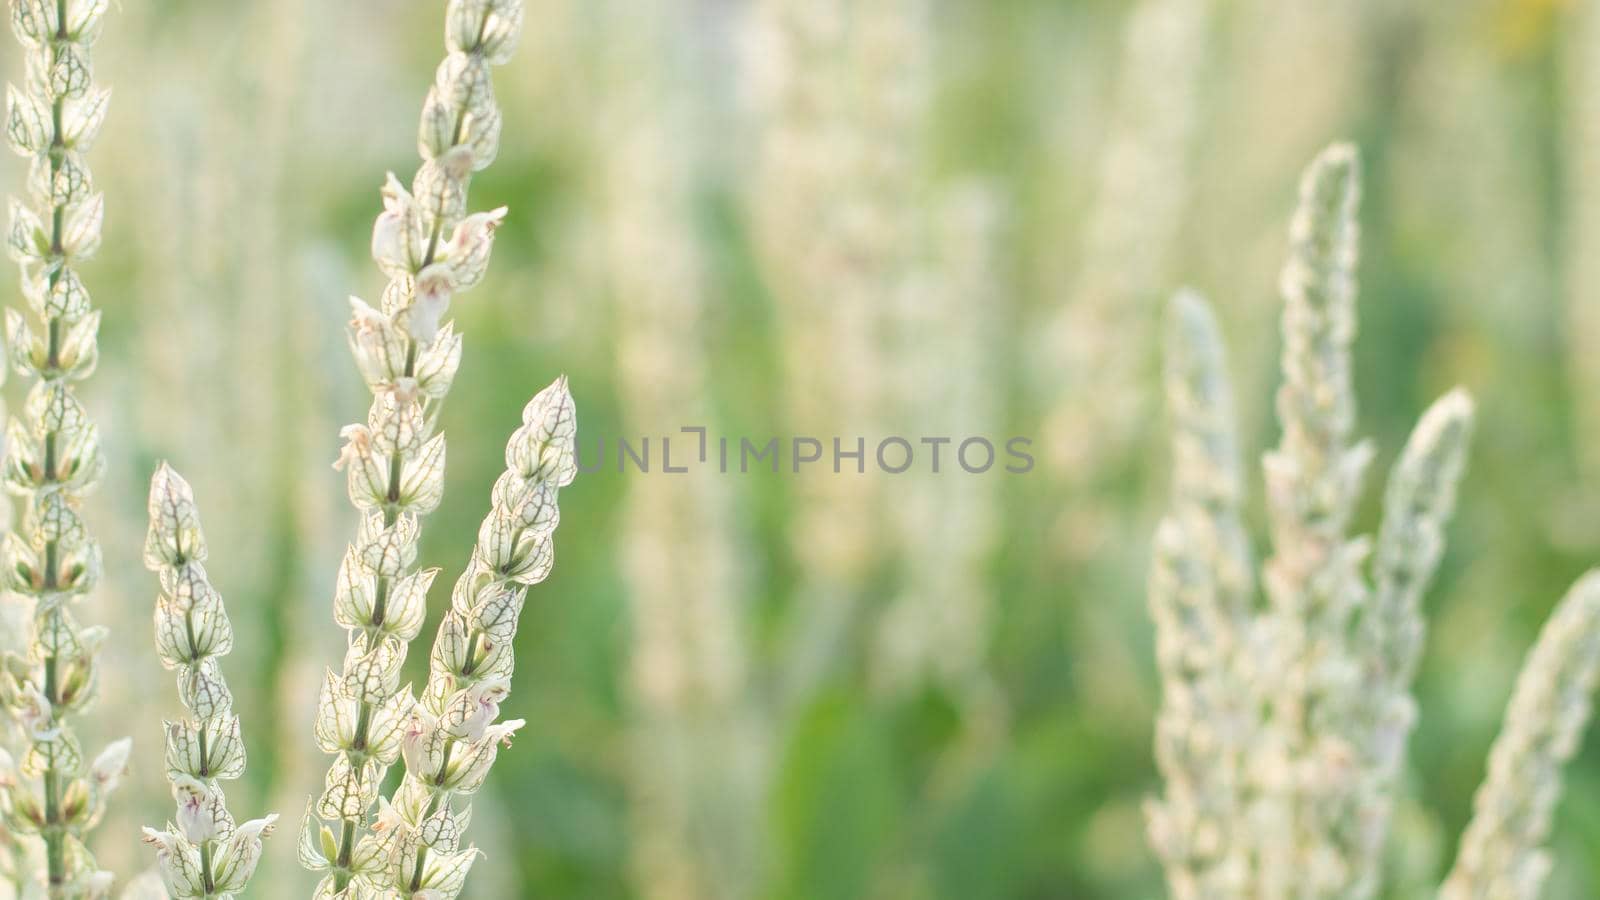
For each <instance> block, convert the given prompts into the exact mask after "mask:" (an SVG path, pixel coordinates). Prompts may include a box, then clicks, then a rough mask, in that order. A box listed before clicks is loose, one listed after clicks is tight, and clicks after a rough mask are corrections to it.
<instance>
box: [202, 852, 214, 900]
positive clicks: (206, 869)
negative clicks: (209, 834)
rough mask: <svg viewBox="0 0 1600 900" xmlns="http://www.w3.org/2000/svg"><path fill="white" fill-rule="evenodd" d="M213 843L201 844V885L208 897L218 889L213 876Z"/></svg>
mask: <svg viewBox="0 0 1600 900" xmlns="http://www.w3.org/2000/svg"><path fill="white" fill-rule="evenodd" d="M212 843H213V842H212V841H201V842H200V884H201V885H203V886H204V887H205V889H206V896H207V897H209V896H211V894H212V892H214V891H215V890H216V889H217V882H216V879H215V878H214V877H213V876H212V874H211V845H212Z"/></svg>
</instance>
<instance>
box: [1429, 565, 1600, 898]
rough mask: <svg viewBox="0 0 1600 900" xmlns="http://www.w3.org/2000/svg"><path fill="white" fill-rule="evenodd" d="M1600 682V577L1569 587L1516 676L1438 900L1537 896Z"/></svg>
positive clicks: (1596, 574)
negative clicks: (1569, 768)
mask: <svg viewBox="0 0 1600 900" xmlns="http://www.w3.org/2000/svg"><path fill="white" fill-rule="evenodd" d="M1597 680H1600V572H1590V573H1589V574H1588V575H1585V576H1584V577H1583V578H1582V579H1580V580H1579V581H1578V583H1577V584H1575V585H1573V587H1572V590H1570V591H1568V593H1567V596H1566V599H1564V600H1562V601H1561V605H1560V606H1558V607H1557V608H1556V611H1555V612H1554V613H1553V614H1551V616H1550V619H1549V621H1548V622H1546V623H1545V626H1544V630H1543V632H1541V633H1540V635H1539V640H1538V643H1536V644H1535V645H1534V647H1533V651H1532V652H1531V653H1530V654H1529V655H1528V661H1527V662H1526V663H1525V664H1524V665H1523V667H1522V673H1521V674H1520V675H1518V676H1517V687H1516V690H1515V692H1513V693H1512V695H1511V703H1510V705H1509V706H1508V707H1507V709H1506V717H1505V724H1504V726H1503V727H1502V728H1501V729H1500V736H1499V737H1498V738H1496V739H1495V742H1494V747H1493V748H1492V749H1491V750H1490V751H1489V773H1488V777H1487V778H1485V779H1484V782H1483V786H1482V787H1480V788H1478V793H1477V795H1476V796H1475V797H1474V798H1473V804H1472V807H1473V815H1472V821H1471V822H1470V823H1469V824H1468V825H1467V830H1466V833H1465V834H1464V835H1463V836H1462V838H1461V852H1460V855H1459V856H1457V857H1456V863H1455V866H1454V867H1453V868H1452V869H1451V870H1450V875H1449V877H1448V878H1447V879H1446V880H1445V883H1444V886H1443V887H1442V888H1441V889H1440V891H1439V900H1534V898H1536V897H1538V896H1539V891H1540V889H1541V887H1542V886H1543V884H1544V879H1545V876H1546V875H1547V874H1548V873H1549V871H1550V864H1551V860H1550V854H1549V853H1548V852H1546V851H1545V850H1544V849H1543V846H1542V845H1543V844H1544V841H1545V838H1546V837H1547V836H1548V834H1549V831H1550V817H1551V815H1552V814H1553V813H1554V811H1555V805H1556V801H1557V800H1558V799H1559V798H1560V797H1561V767H1562V766H1563V765H1564V764H1565V763H1566V762H1567V760H1569V759H1571V758H1572V756H1573V754H1575V753H1577V751H1578V745H1579V741H1580V740H1581V738H1582V736H1583V728H1584V726H1585V725H1586V724H1587V723H1588V721H1589V716H1590V711H1591V697H1592V695H1593V693H1594V689H1595V684H1596V681H1597Z"/></svg>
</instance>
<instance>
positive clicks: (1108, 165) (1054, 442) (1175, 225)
mask: <svg viewBox="0 0 1600 900" xmlns="http://www.w3.org/2000/svg"><path fill="white" fill-rule="evenodd" d="M1212 6H1213V4H1212V2H1211V0H1143V2H1140V3H1138V4H1136V5H1134V6H1133V8H1132V11H1131V12H1130V13H1129V15H1128V20H1127V25H1126V28H1125V33H1124V36H1123V47H1122V56H1121V60H1120V64H1119V83H1118V87H1117V96H1116V98H1115V105H1114V109H1113V111H1112V114H1111V116H1110V118H1109V120H1108V121H1107V123H1106V135H1105V144H1104V148H1103V150H1102V151H1101V155H1100V160H1099V168H1098V171H1097V172H1096V173H1095V174H1096V186H1095V197H1094V202H1093V206H1092V207H1091V209H1090V211H1089V215H1088V220H1087V224H1086V232H1085V235H1084V247H1083V253H1082V259H1083V263H1082V266H1081V267H1080V269H1079V271H1078V272H1076V273H1075V274H1074V276H1073V278H1072V281H1071V284H1070V285H1069V286H1068V289H1069V295H1068V302H1067V303H1066V304H1065V305H1064V306H1062V308H1061V311H1060V312H1059V313H1058V314H1057V315H1056V317H1055V318H1054V320H1053V321H1051V322H1050V323H1049V325H1048V327H1046V328H1044V329H1041V331H1040V339H1041V343H1042V345H1043V348H1044V349H1045V350H1046V351H1047V353H1046V356H1045V358H1044V360H1043V361H1044V365H1043V366H1042V367H1041V371H1040V372H1039V373H1038V375H1039V380H1040V390H1041V392H1042V394H1043V399H1044V400H1045V402H1046V405H1047V412H1046V415H1045V419H1044V424H1043V428H1044V432H1045V433H1044V435H1043V440H1042V441H1041V444H1042V446H1044V447H1045V448H1048V449H1047V452H1046V456H1045V459H1044V462H1045V463H1046V464H1047V465H1049V466H1050V467H1051V469H1052V470H1053V472H1054V473H1055V475H1056V477H1059V478H1061V479H1063V481H1064V482H1065V483H1067V484H1068V485H1071V486H1073V487H1074V488H1076V489H1077V490H1078V492H1079V493H1080V494H1083V495H1084V496H1081V497H1078V498H1076V499H1075V500H1074V502H1073V503H1072V504H1071V509H1070V510H1069V511H1068V512H1067V513H1066V514H1067V515H1068V516H1069V517H1070V518H1069V520H1067V521H1066V522H1064V523H1063V527H1064V531H1063V534H1064V535H1065V539H1066V541H1067V543H1068V549H1069V550H1072V551H1073V552H1074V555H1075V556H1084V555H1091V551H1093V550H1094V549H1095V545H1094V544H1093V543H1092V542H1091V541H1090V538H1089V535H1098V536H1099V540H1100V541H1106V540H1114V538H1111V537H1110V536H1109V535H1108V534H1107V529H1106V528H1105V521H1106V517H1107V515H1108V514H1109V511H1108V510H1106V509H1105V508H1104V505H1105V504H1104V501H1100V502H1094V503H1093V505H1092V506H1090V505H1089V504H1090V503H1091V502H1092V501H1093V500H1094V498H1093V496H1092V491H1093V490H1095V489H1097V488H1098V487H1099V486H1100V483H1101V482H1104V481H1105V480H1107V479H1108V478H1110V477H1111V476H1112V475H1113V474H1114V472H1115V471H1116V468H1117V467H1118V466H1120V465H1124V464H1125V462H1126V460H1128V459H1129V458H1130V457H1136V456H1137V449H1138V448H1139V447H1140V446H1143V443H1144V441H1145V440H1146V439H1147V438H1148V428H1149V424H1148V423H1149V422H1150V421H1151V420H1152V417H1151V416H1149V415H1148V414H1147V411H1148V409H1149V407H1150V403H1151V400H1152V399H1153V398H1152V397H1150V396H1149V395H1148V394H1147V393H1146V392H1147V390H1148V388H1147V387H1146V385H1148V384H1150V383H1151V379H1150V378H1149V377H1148V376H1149V375H1150V374H1151V373H1150V371H1149V370H1150V368H1151V367H1152V364H1153V362H1154V360H1153V359H1152V356H1151V351H1149V350H1146V349H1143V348H1146V347H1148V346H1150V345H1151V344H1152V343H1153V341H1152V340H1151V334H1150V328H1151V325H1150V323H1151V322H1153V321H1154V320H1155V319H1156V318H1157V316H1156V314H1155V311H1156V310H1157V309H1159V304H1160V302H1161V298H1162V292H1163V291H1164V290H1166V286H1167V284H1168V278H1169V277H1170V269H1171V266H1172V260H1173V257H1174V256H1175V255H1176V251H1177V249H1178V238H1179V235H1180V232H1181V228H1182V225H1183V220H1184V213H1185V210H1186V209H1187V206H1188V196H1189V193H1190V170H1191V168H1192V167H1191V156H1192V151H1193V145H1194V143H1195V134H1196V131H1197V129H1196V128H1195V124H1196V119H1197V113H1198V112H1199V109H1200V104H1199V99H1200V98H1199V96H1198V94H1199V90H1198V85H1200V84H1201V83H1202V76H1203V74H1204V71H1203V70H1204V67H1205V59H1206V49H1207V46H1208V44H1209V41H1210V37H1209V28H1210V24H1211V23H1210V20H1211V17H1212Z"/></svg>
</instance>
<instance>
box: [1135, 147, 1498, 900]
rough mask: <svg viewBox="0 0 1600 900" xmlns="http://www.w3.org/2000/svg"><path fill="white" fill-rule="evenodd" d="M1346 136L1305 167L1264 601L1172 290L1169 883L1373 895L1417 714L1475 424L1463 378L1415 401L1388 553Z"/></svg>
mask: <svg viewBox="0 0 1600 900" xmlns="http://www.w3.org/2000/svg"><path fill="white" fill-rule="evenodd" d="M1358 196H1359V174H1358V170H1357V163H1356V157H1355V152H1354V150H1353V148H1351V147H1348V146H1345V145H1337V146H1334V147H1330V148H1329V149H1327V150H1326V151H1324V152H1323V153H1322V154H1321V155H1320V156H1319V157H1318V158H1317V159H1316V161H1315V162H1313V163H1312V165H1311V167H1310V168H1309V169H1308V170H1307V172H1306V175H1305V177H1304V179H1303V181H1302V183H1301V196H1300V206H1299V208H1298V210H1297V211H1296V213H1295V216H1294V220H1293V224H1292V227H1291V231H1290V244H1291V255H1290V259H1289V263H1288V265H1287V266H1286V267H1285V269H1284V273H1283V278H1282V288H1283V294H1284V301H1285V305H1284V315H1283V358H1282V367H1283V376H1284V383H1283V386H1282V387H1281V388H1280V390H1279V392H1278V398H1277V407H1278V416H1279V419H1280V420H1281V422H1282V423H1283V438H1282V440H1281V442H1280V444H1279V446H1278V448H1277V449H1276V450H1275V451H1273V452H1271V453H1269V454H1267V456H1266V459H1265V461H1264V469H1265V474H1266V487H1267V508H1268V513H1269V517H1270V520H1271V525H1272V538H1273V550H1274V552H1273V555H1272V557H1271V558H1270V559H1269V560H1268V561H1267V563H1266V564H1265V566H1264V569H1263V572H1262V584H1263V587H1264V589H1265V593H1266V602H1265V604H1260V603H1258V602H1257V600H1256V596H1255V585H1254V575H1253V572H1252V564H1251V556H1250V549H1249V542H1248V540H1247V538H1246V536H1245V534H1244V531H1243V527H1242V525H1241V519H1240V514H1239V508H1240V503H1241V497H1242V493H1243V490H1242V480H1241V478H1240V476H1239V464H1238V459H1237V451H1236V449H1235V441H1234V436H1233V435H1234V427H1235V426H1234V415H1233V408H1232V399H1231V396H1230V392H1229V389H1228V386H1227V379H1226V372H1225V370H1224V369H1225V367H1224V364H1223V357H1222V352H1221V343H1220V340H1219V339H1218V338H1217V336H1216V327H1215V324H1214V323H1213V322H1212V320H1211V316H1210V313H1209V311H1208V310H1207V309H1206V307H1205V305H1204V303H1203V301H1200V300H1199V299H1198V298H1197V297H1194V296H1192V295H1186V296H1184V297H1181V298H1180V299H1179V301H1178V302H1177V303H1176V304H1175V308H1174V316H1173V322H1174V326H1173V332H1172V338H1171V341H1170V344H1169V350H1168V379H1167V390H1168V395H1169V398H1170V401H1171V406H1172V411H1173V422H1174V425H1175V438H1174V444H1173V446H1174V455H1175V459H1176V462H1175V466H1174V476H1173V511H1172V513H1171V514H1170V515H1169V516H1168V517H1167V519H1166V520H1165V521H1163V523H1162V525H1161V527H1160V530H1159V531H1158V533H1157V539H1156V554H1155V562H1154V567H1153V570H1152V575H1151V580H1150V604H1151V608H1152V611H1153V613H1154V616H1155V619H1156V623H1157V648H1158V662H1159V664H1160V668H1161V673H1162V683H1163V704H1162V711H1161V714H1160V719H1159V720H1158V724H1157V730H1156V732H1157V740H1156V756H1157V762H1158V764H1159V765H1160V767H1161V770H1162V773H1163V776H1164V778H1165V781H1166V790H1165V793H1164V795H1163V796H1162V798H1161V799H1160V800H1159V801H1155V802H1152V803H1151V805H1150V826H1151V839H1152V843H1153V844H1154V846H1155V848H1156V851H1157V853H1158V855H1160V856H1161V858H1162V861H1163V863H1164V865H1165V866H1166V869H1167V875H1168V885H1169V887H1170V888H1171V891H1172V893H1173V895H1174V896H1175V897H1179V898H1209V897H1217V898H1223V897H1262V898H1276V897H1288V896H1295V897H1327V898H1333V897H1338V898H1349V897H1356V898H1360V897H1369V896H1371V895H1372V894H1373V892H1374V891H1375V890H1376V888H1377V885H1378V879H1379V874H1380V873H1379V862H1380V856H1381V852H1380V851H1381V848H1382V845H1383V840H1384V837H1385V835H1386V833H1387V829H1388V821H1389V818H1390V809H1391V807H1392V804H1393V800H1392V796H1393V791H1394V786H1395V782H1396V780H1397V777H1398V773H1399V769H1400V765H1401V761H1402V759H1403V751H1404V747H1405V741H1406V738H1407V736H1408V734H1409V732H1410V728H1411V725H1412V722H1413V720H1414V719H1415V711H1414V702H1413V700H1412V699H1411V697H1410V682H1411V677H1412V674H1413V672H1414V671H1415V668H1416V663H1417V658H1418V656H1419V655H1420V652H1421V647H1422V641H1421V636H1422V620H1421V615H1420V611H1419V602H1420V598H1421V595H1422V592H1423V591H1424V589H1425V588H1426V586H1427V584H1428V582H1429V581H1430V580H1431V578H1432V576H1433V573H1434V570H1435V569H1436V568H1437V566H1438V562H1439V558H1440V556H1441V553H1442V549H1443V536H1442V532H1443V528H1444V524H1445V523H1446V522H1447V521H1448V519H1449V516H1450V514H1451V512H1452V508H1453V506H1454V498H1455V490H1456V485H1457V483H1458V482H1459V480H1460V477H1461V473H1462V469H1463V465H1464V458H1465V453H1466V446H1467V438H1468V435H1469V433H1470V426H1471V421H1472V404H1471V401H1470V400H1469V399H1468V398H1467V397H1466V395H1465V394H1464V393H1462V392H1460V391H1455V392H1451V393H1450V394H1448V395H1446V396H1445V397H1444V398H1442V399H1440V400H1439V401H1438V402H1436V403H1435V404H1434V405H1433V407H1432V408H1430V409H1429V411H1428V412H1427V413H1426V414H1425V415H1424V416H1423V418H1422V420H1421V422H1420V423H1419V424H1418V426H1417V428H1416V430H1415V431H1414V432H1413V434H1412V436H1411V438H1410V440H1409V441H1408V443H1407V445H1406V449H1405V451H1404V452H1403V453H1402V454H1401V457H1400V460H1399V461H1398V463H1397V464H1396V466H1395V469H1394V472H1393V474H1392V475H1391V477H1390V481H1389V487H1388V491H1387V494H1386V504H1385V506H1386V509H1385V517H1384V521H1383V524H1382V526H1381V528H1380V531H1379V534H1378V550H1377V554H1376V557H1375V558H1374V559H1372V560H1371V561H1370V565H1369V559H1368V557H1369V553H1370V547H1371V543H1370V541H1369V540H1368V539H1366V538H1351V537H1350V536H1349V535H1348V534H1347V531H1348V525H1349V520H1350V516H1351V513H1352V510H1353V509H1354V506H1355V504H1356V502H1357V500H1358V499H1359V496H1360V491H1361V481H1362V475H1363V472H1364V471H1365V468H1366V465H1367V463H1368V462H1369V460H1370V458H1371V449H1370V447H1369V446H1368V445H1367V444H1365V443H1356V442H1354V440H1353V438H1352V432H1353V430H1354V424H1355V395H1354V390H1353V388H1352V385H1351V377H1350V372H1351V366H1350V345H1351V342H1352V340H1353V339H1354V337H1355V262H1356V236H1357V228H1356V205H1357V200H1358Z"/></svg>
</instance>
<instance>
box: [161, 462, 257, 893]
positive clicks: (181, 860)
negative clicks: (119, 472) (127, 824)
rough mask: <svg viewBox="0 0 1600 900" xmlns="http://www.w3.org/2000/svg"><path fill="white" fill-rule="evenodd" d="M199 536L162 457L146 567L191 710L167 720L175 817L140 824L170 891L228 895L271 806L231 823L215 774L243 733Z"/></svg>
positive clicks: (188, 500)
mask: <svg viewBox="0 0 1600 900" xmlns="http://www.w3.org/2000/svg"><path fill="white" fill-rule="evenodd" d="M205 558H206V539H205V535H204V534H203V533H202V532H201V530H200V511H199V509H198V507H196V505H195V501H194V492H193V490H191V489H190V487H189V483H188V482H186V481H184V480H183V478H182V477H181V476H179V475H178V473H177V472H174V471H173V470H172V468H171V467H170V466H168V465H167V464H166V463H162V464H161V465H160V466H159V467H158V468H157V469H156V472H155V475H154V476H152V477H151V479H150V531H149V534H148V536H147V537H146V538H145V546H144V564H145V567H146V568H148V569H150V570H151V571H153V572H155V573H157V575H158V576H159V577H160V580H161V595H160V596H159V597H158V598H157V600H156V610H155V626H156V628H155V632H156V651H157V653H158V654H159V655H160V657H161V664H162V665H164V666H166V667H167V668H168V669H175V670H177V672H178V695H179V697H180V698H181V699H182V701H183V705H184V708H185V709H187V710H188V711H189V716H190V717H189V718H187V719H183V720H180V721H176V722H167V723H166V742H167V754H166V757H167V780H168V781H170V782H171V783H172V796H173V799H174V800H175V801H176V802H177V806H178V808H177V815H176V819H177V824H176V825H174V824H172V823H171V822H169V823H167V826H166V828H165V829H161V830H157V829H154V828H146V829H144V834H145V841H146V843H149V844H152V845H154V846H155V847H156V848H157V850H156V861H157V865H158V866H159V868H160V873H161V878H162V882H163V883H164V884H165V886H166V889H167V892H168V893H169V894H170V895H172V896H173V897H175V898H189V897H231V896H233V895H234V894H236V893H237V892H239V891H241V890H244V887H245V885H246V884H247V883H248V882H249V881H250V876H251V875H252V874H254V872H255V869H256V864H257V863H258V862H260V861H261V841H262V839H263V838H264V837H266V836H267V835H268V834H270V833H271V832H272V826H273V823H274V822H276V821H277V819H278V816H277V814H276V813H272V814H269V815H267V816H266V817H264V818H260V819H252V820H250V821H248V822H245V823H243V824H240V825H236V824H235V823H234V820H233V816H232V815H231V814H230V813H229V812H228V807H227V802H226V799H225V798H224V797H223V793H222V786H221V784H220V783H219V782H221V781H231V780H233V779H236V778H238V777H239V776H240V775H243V774H244V764H245V753H244V741H243V739H242V738H241V737H240V735H239V717H238V716H237V715H235V714H234V712H233V695H232V693H231V692H230V691H229V690H228V685H227V682H226V681H224V680H223V677H222V669H221V666H220V664H219V660H220V659H221V657H223V656H225V655H227V653H228V652H229V651H230V650H232V649H233V628H232V626H231V625H230V624H229V622H228V612H227V610H226V609H225V608H224V607H223V604H222V595H221V594H219V593H217V591H216V589H215V588H213V587H212V586H211V582H210V580H209V579H208V578H207V576H206V570H205V566H204V565H203V563H204V561H205Z"/></svg>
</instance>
